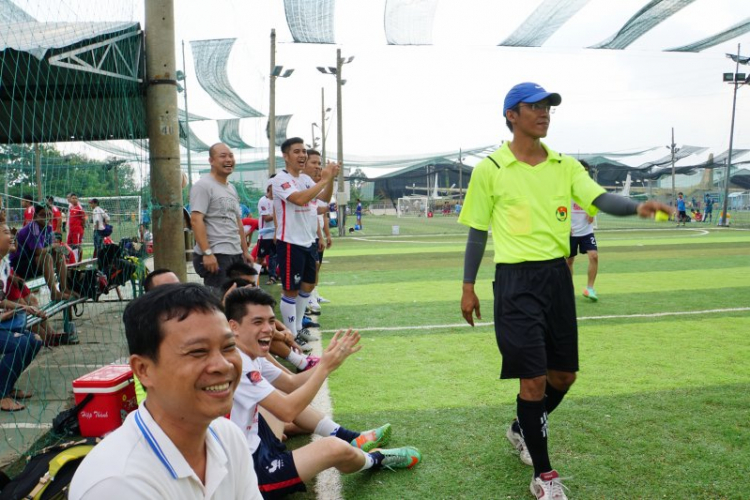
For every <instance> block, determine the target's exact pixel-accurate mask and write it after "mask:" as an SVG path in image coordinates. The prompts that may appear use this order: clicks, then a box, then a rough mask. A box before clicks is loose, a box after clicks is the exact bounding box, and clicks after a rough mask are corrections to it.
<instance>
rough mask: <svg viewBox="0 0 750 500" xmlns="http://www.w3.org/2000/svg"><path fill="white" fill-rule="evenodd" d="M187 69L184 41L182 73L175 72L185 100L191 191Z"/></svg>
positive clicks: (191, 188) (183, 43)
mask: <svg viewBox="0 0 750 500" xmlns="http://www.w3.org/2000/svg"><path fill="white" fill-rule="evenodd" d="M186 73H187V68H185V40H183V41H182V71H177V73H176V76H177V81H178V82H182V85H180V84H179V83H178V84H177V91H178V92H180V88H182V96H183V97H184V98H185V146H186V147H187V164H188V165H187V167H188V186H190V187H189V191H192V190H193V166H192V162H191V161H190V113H188V95H187V75H186Z"/></svg>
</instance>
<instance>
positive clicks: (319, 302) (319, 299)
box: [318, 295, 331, 304]
mask: <svg viewBox="0 0 750 500" xmlns="http://www.w3.org/2000/svg"><path fill="white" fill-rule="evenodd" d="M330 302H331V301H330V300H328V299H326V298H325V297H321V296H320V295H318V304H329V303H330Z"/></svg>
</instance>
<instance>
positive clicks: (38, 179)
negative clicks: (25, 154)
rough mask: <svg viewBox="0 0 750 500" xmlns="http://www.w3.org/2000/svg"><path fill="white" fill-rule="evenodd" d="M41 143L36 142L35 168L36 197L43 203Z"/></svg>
mask: <svg viewBox="0 0 750 500" xmlns="http://www.w3.org/2000/svg"><path fill="white" fill-rule="evenodd" d="M40 149H41V148H40V147H39V143H36V142H35V143H34V168H35V170H36V199H37V200H38V202H39V203H41V204H42V205H43V204H44V201H43V200H42V155H41V153H40Z"/></svg>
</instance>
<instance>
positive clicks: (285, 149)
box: [281, 137, 305, 153]
mask: <svg viewBox="0 0 750 500" xmlns="http://www.w3.org/2000/svg"><path fill="white" fill-rule="evenodd" d="M304 143H305V141H303V140H302V138H301V137H292V138H291V139H287V140H285V141H284V142H283V143H281V152H282V153H288V152H289V148H291V147H292V146H293V145H295V144H304Z"/></svg>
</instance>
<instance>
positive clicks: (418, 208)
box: [398, 196, 430, 217]
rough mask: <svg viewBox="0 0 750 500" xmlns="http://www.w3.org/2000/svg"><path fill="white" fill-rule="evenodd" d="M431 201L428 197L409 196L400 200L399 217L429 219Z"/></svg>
mask: <svg viewBox="0 0 750 500" xmlns="http://www.w3.org/2000/svg"><path fill="white" fill-rule="evenodd" d="M429 210H430V200H429V198H427V197H426V196H407V197H404V198H399V199H398V216H399V217H427V212H429Z"/></svg>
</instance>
